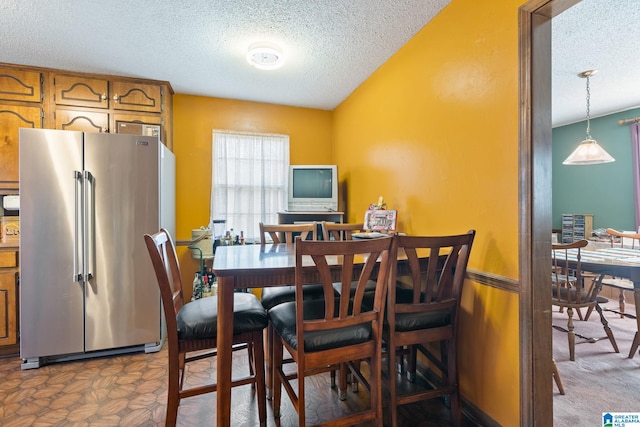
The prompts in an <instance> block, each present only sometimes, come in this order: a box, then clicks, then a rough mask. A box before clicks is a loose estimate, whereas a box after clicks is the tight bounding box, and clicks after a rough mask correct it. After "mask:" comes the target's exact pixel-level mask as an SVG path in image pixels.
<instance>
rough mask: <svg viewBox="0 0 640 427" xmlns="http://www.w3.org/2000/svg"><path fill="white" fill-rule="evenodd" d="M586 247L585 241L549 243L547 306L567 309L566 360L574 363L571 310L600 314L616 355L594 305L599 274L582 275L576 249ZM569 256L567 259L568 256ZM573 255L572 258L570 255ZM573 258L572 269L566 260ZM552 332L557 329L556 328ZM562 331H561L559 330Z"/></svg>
mask: <svg viewBox="0 0 640 427" xmlns="http://www.w3.org/2000/svg"><path fill="white" fill-rule="evenodd" d="M588 244H589V242H588V241H587V240H584V239H583V240H578V241H576V242H573V243H566V244H560V243H558V244H552V245H551V249H552V251H553V257H552V262H553V268H552V273H551V276H552V277H551V292H552V296H551V304H553V305H555V306H557V307H560V308H566V309H567V316H568V320H567V329H566V332H568V340H569V359H570V360H572V361H573V360H575V347H576V337H575V333H574V325H573V310H574V309H581V308H586V309H587V310H592V309H593V308H595V309H596V311H597V312H598V314H599V315H600V321H601V322H602V326H603V328H604V331H605V333H606V334H607V338H609V342H611V345H612V346H613V349H614V351H615V352H616V353H619V352H620V351H619V350H618V344H617V343H616V340H615V338H614V336H613V332H611V329H610V328H609V323H608V322H607V319H606V318H605V317H604V314H603V312H602V308H601V307H600V304H599V302H598V293H599V292H600V290H601V289H602V279H603V274H592V273H589V274H583V272H582V264H581V253H580V250H581V249H582V248H584V247H586V246H587V245H588ZM570 251H571V253H572V255H571V256H570V255H569V253H570ZM574 253H575V255H574ZM573 259H575V262H576V264H575V268H573V267H572V266H571V264H570V263H569V261H571V260H573ZM556 329H561V328H559V327H556ZM561 330H563V329H561Z"/></svg>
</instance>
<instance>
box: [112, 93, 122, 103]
mask: <svg viewBox="0 0 640 427" xmlns="http://www.w3.org/2000/svg"><path fill="white" fill-rule="evenodd" d="M118 99H120V97H119V96H118V94H117V93H116V94H115V95H113V100H114V101H116V102H118Z"/></svg>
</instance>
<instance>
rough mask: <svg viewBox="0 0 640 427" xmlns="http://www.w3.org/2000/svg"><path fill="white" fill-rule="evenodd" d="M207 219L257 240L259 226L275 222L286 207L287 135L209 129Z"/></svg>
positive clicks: (287, 174)
mask: <svg viewBox="0 0 640 427" xmlns="http://www.w3.org/2000/svg"><path fill="white" fill-rule="evenodd" d="M212 152H213V159H212V183H211V210H210V212H211V218H210V220H211V221H210V223H213V220H216V219H224V220H226V221H227V222H226V229H227V230H230V229H233V231H234V233H235V234H238V235H239V234H240V231H243V232H244V236H245V238H246V239H247V240H249V241H253V240H258V239H259V229H258V223H260V222H263V223H265V224H276V223H277V221H278V215H277V212H278V211H282V210H284V209H286V207H287V190H288V188H287V187H288V180H289V136H288V135H273V134H257V133H241V132H229V131H218V130H214V131H213V150H212Z"/></svg>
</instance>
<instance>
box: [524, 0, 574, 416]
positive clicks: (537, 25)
mask: <svg viewBox="0 0 640 427" xmlns="http://www.w3.org/2000/svg"><path fill="white" fill-rule="evenodd" d="M579 1H580V0H530V1H528V2H527V3H525V4H524V5H523V6H522V7H521V8H520V16H519V34H520V36H519V42H520V44H519V52H520V53H519V57H520V64H519V73H520V77H519V80H520V126H519V128H520V137H519V165H518V169H519V171H520V173H519V184H518V185H519V197H518V199H519V233H518V234H519V235H518V241H519V254H520V255H519V264H520V269H519V271H520V273H519V274H520V277H519V281H520V325H519V330H520V425H523V426H524V425H526V426H550V425H553V389H552V386H553V384H552V376H551V375H552V343H551V310H550V307H551V293H550V292H548V287H547V282H548V278H549V277H550V276H551V224H552V212H551V200H550V197H549V194H551V167H550V166H551V19H552V18H553V17H554V16H557V15H559V14H560V13H562V12H564V11H565V10H567V9H568V8H570V7H571V6H573V5H575V4H577V3H579Z"/></svg>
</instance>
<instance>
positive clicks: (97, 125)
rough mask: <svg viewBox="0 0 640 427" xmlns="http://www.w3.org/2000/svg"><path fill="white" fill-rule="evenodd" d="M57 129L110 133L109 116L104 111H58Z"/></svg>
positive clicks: (56, 114) (56, 117) (56, 116)
mask: <svg viewBox="0 0 640 427" xmlns="http://www.w3.org/2000/svg"><path fill="white" fill-rule="evenodd" d="M55 119H56V129H60V130H77V131H81V132H100V133H107V132H109V114H108V113H106V112H102V111H97V112H92V111H75V110H56V112H55Z"/></svg>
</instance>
